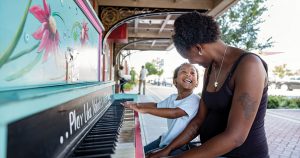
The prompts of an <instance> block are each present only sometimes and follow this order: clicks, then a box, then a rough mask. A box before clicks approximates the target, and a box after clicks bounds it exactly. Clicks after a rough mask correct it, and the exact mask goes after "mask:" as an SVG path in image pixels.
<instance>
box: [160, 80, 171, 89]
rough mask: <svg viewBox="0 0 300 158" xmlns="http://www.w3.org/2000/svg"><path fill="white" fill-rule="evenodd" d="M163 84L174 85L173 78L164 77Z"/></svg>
mask: <svg viewBox="0 0 300 158" xmlns="http://www.w3.org/2000/svg"><path fill="white" fill-rule="evenodd" d="M161 85H163V86H170V87H172V86H173V79H172V78H164V79H163V81H162V83H161Z"/></svg>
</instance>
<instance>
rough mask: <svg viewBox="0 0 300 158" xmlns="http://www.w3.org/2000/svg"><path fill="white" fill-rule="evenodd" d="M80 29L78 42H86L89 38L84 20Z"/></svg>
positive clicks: (82, 43)
mask: <svg viewBox="0 0 300 158" xmlns="http://www.w3.org/2000/svg"><path fill="white" fill-rule="evenodd" d="M81 24H82V29H81V34H80V42H81V45H84V44H85V43H86V41H87V40H89V35H88V30H89V28H88V26H87V24H88V23H86V22H84V21H83V22H82V23H81Z"/></svg>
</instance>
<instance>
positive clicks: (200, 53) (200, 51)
mask: <svg viewBox="0 0 300 158" xmlns="http://www.w3.org/2000/svg"><path fill="white" fill-rule="evenodd" d="M198 54H199V55H200V56H202V55H203V53H202V48H201V47H200V50H199V52H198Z"/></svg>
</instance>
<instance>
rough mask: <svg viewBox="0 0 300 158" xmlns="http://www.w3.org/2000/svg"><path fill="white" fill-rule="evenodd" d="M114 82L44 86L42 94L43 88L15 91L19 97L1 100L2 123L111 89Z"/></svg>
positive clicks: (0, 118) (0, 119)
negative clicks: (40, 92)
mask: <svg viewBox="0 0 300 158" xmlns="http://www.w3.org/2000/svg"><path fill="white" fill-rule="evenodd" d="M114 84H115V83H114V82H108V83H101V84H99V83H98V84H89V85H79V86H76V85H75V86H72V87H69V88H68V87H66V86H62V87H61V88H59V87H53V89H51V88H50V87H47V88H42V89H43V91H44V92H43V93H42V94H38V93H37V91H40V90H41V89H32V90H24V92H22V91H19V92H15V94H16V95H17V96H18V98H14V99H12V100H5V101H3V102H2V103H1V100H0V103H1V104H0V114H1V115H0V125H6V124H9V123H11V122H14V121H17V120H20V119H23V118H25V117H28V116H31V115H33V114H36V113H38V112H42V111H45V110H47V109H50V108H53V107H56V106H57V105H59V104H63V103H65V102H68V101H70V100H73V99H76V98H78V97H81V96H84V95H87V94H89V93H93V92H95V91H101V90H103V91H107V90H105V89H106V88H109V89H110V87H112V86H113V85H114ZM110 91H111V92H112V93H113V92H114V91H113V90H110ZM6 93H9V92H6ZM0 94H1V93H0ZM2 94H3V93H2ZM112 99H113V98H112Z"/></svg>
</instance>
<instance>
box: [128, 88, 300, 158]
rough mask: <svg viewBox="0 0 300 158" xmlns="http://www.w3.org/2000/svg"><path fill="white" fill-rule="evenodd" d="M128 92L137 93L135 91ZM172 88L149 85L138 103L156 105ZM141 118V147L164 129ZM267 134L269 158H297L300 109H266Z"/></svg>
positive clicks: (154, 119) (299, 153) (156, 121)
mask: <svg viewBox="0 0 300 158" xmlns="http://www.w3.org/2000/svg"><path fill="white" fill-rule="evenodd" d="M130 93H137V90H136V88H135V89H133V90H132V91H131V92H130ZM170 93H174V88H165V87H158V86H150V85H149V86H148V87H147V94H146V95H139V101H140V102H148V101H154V102H158V101H160V100H162V99H164V98H166V97H167V96H169V95H170ZM140 116H141V118H140V119H141V126H142V137H143V144H147V143H150V142H151V141H153V140H154V139H156V138H157V137H158V136H159V135H161V134H162V133H163V132H164V131H166V130H167V127H166V126H167V125H166V121H165V120H164V119H162V118H159V117H155V116H152V115H148V114H143V115H140ZM265 127H266V134H267V139H268V145H269V154H270V157H271V158H300V109H299V110H277V109H276V110H273V109H272V110H267V115H266V118H265Z"/></svg>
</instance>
